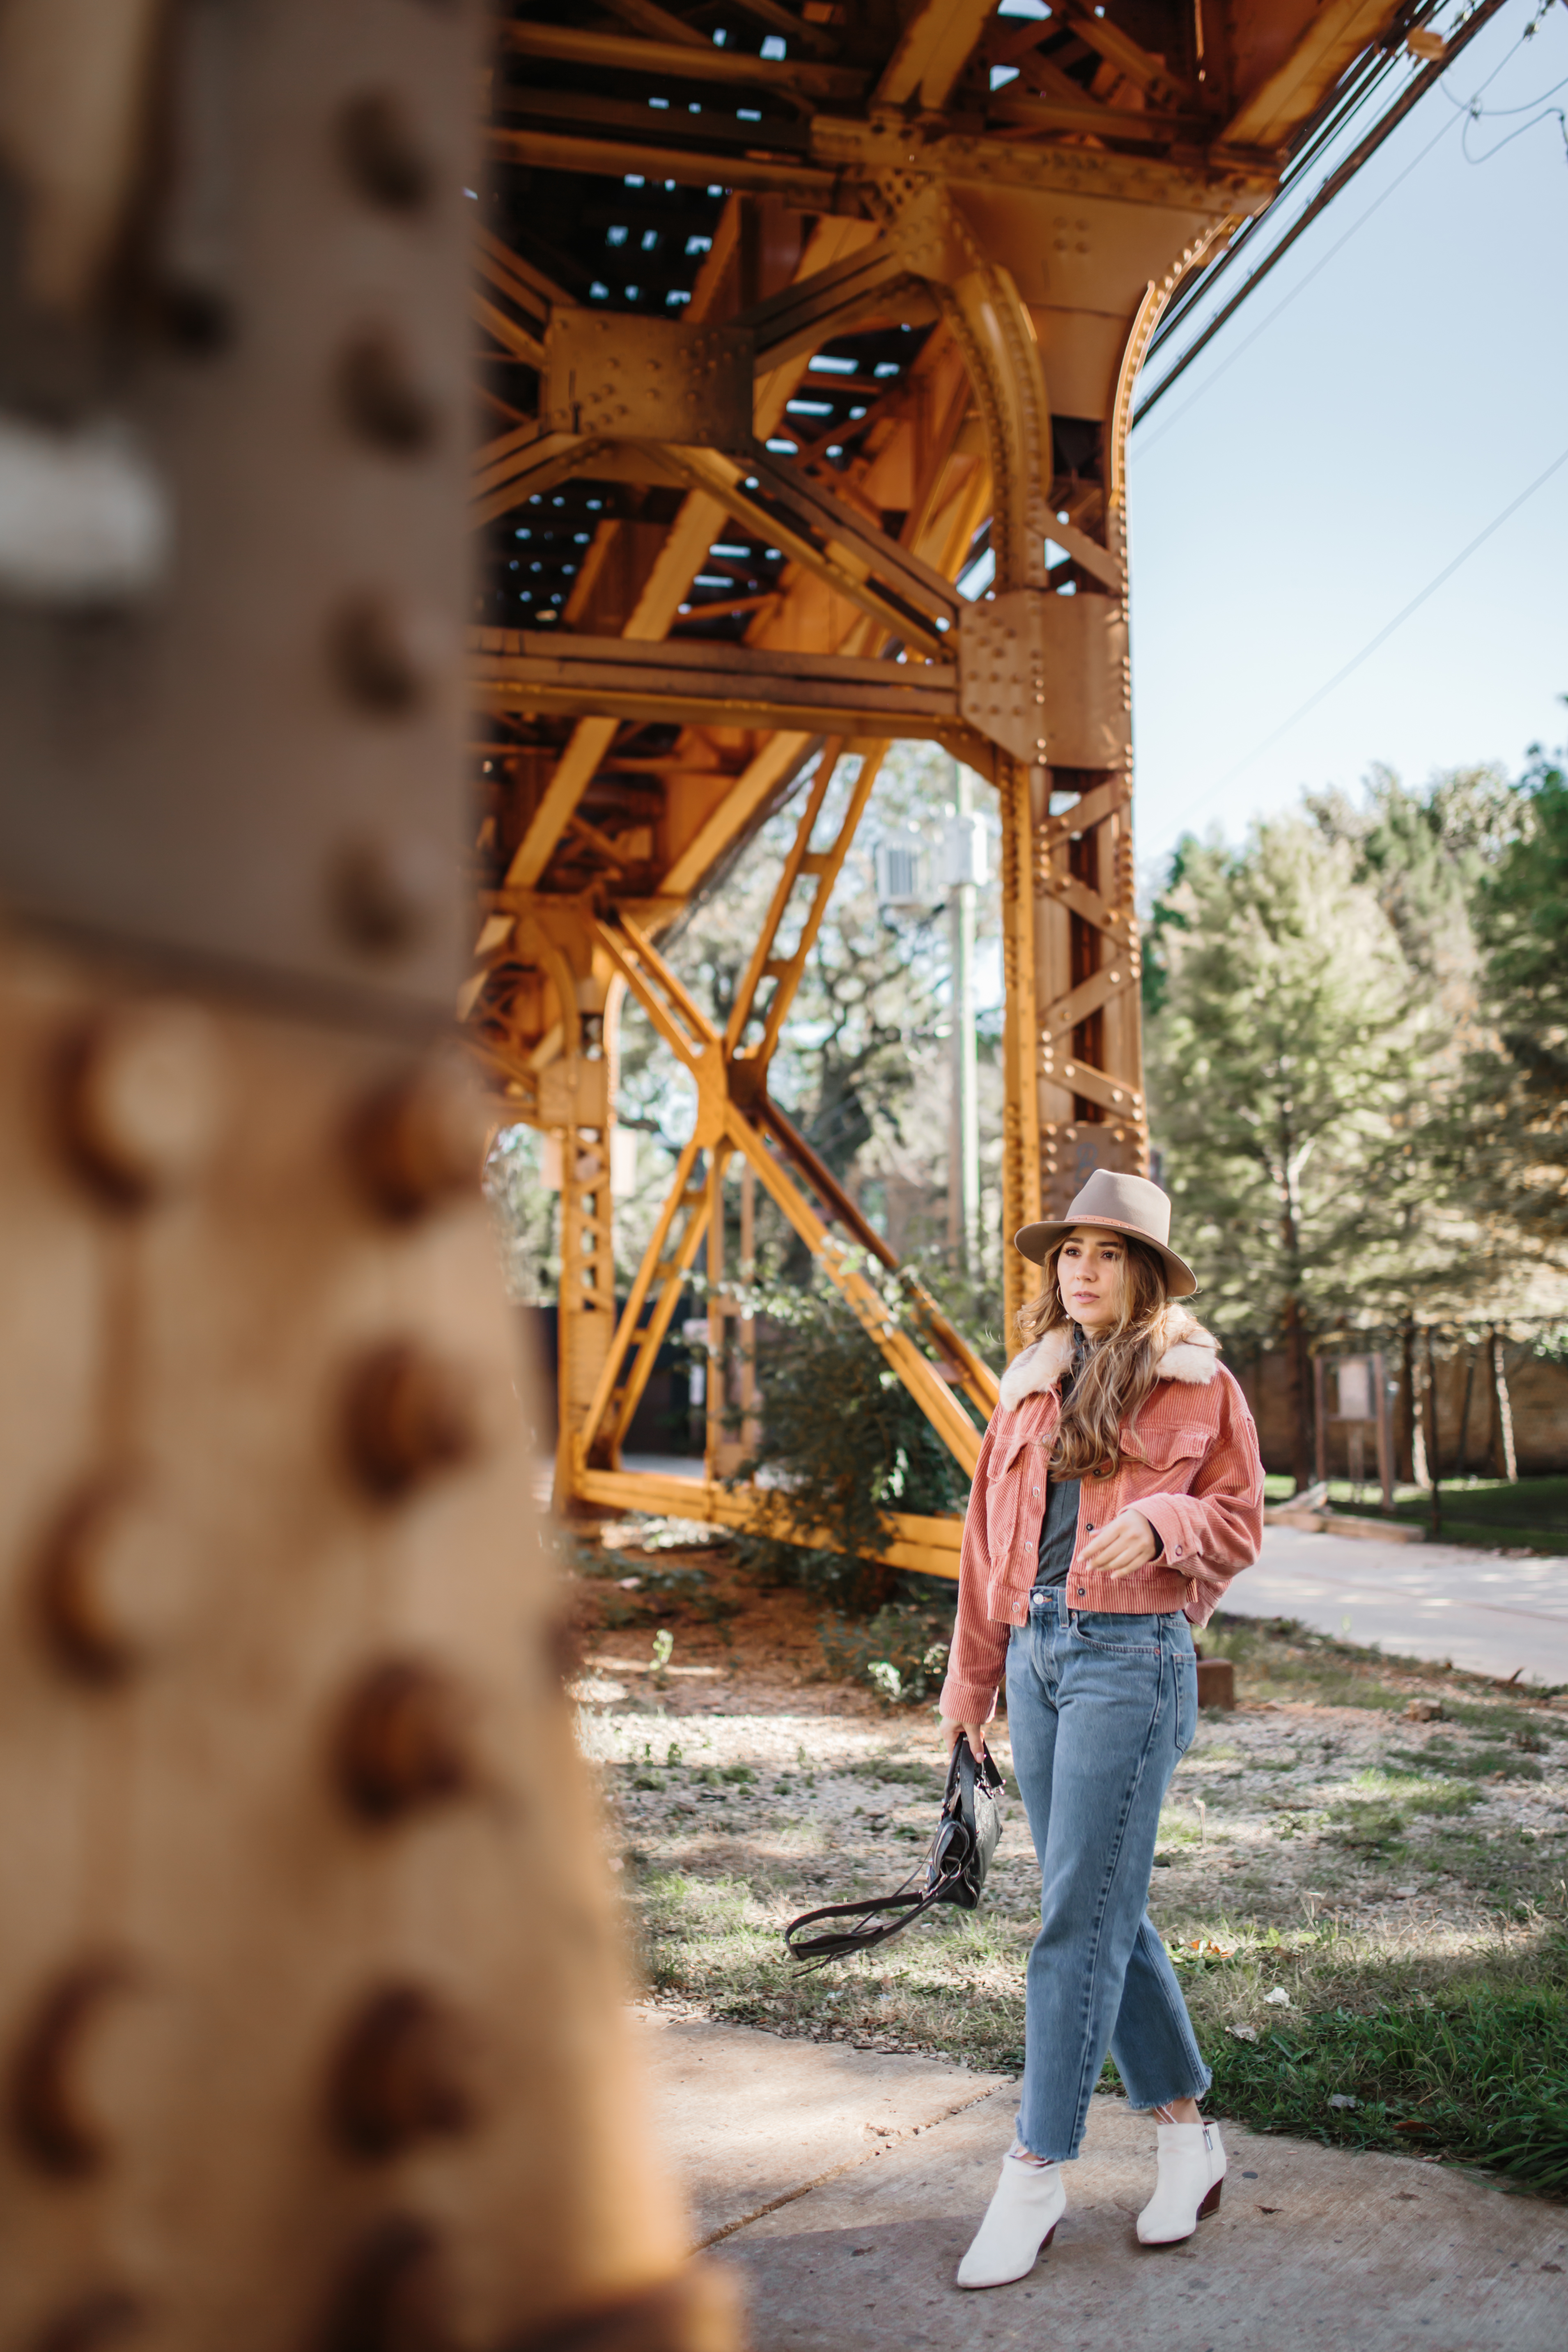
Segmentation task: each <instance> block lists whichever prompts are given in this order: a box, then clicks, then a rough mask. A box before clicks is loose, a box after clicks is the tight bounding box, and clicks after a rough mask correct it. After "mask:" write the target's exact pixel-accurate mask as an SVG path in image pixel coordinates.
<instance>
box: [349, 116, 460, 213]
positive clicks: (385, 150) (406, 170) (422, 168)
mask: <svg viewBox="0 0 1568 2352" xmlns="http://www.w3.org/2000/svg"><path fill="white" fill-rule="evenodd" d="M338 150H339V152H340V154H341V155H342V159H343V163H344V164H345V165H346V167H347V170H348V173H349V177H350V178H351V179H352V180H353V184H354V185H355V187H356V188H357V189H358V190H359V192H360V194H361V195H362V196H364V197H367V198H368V199H369V201H370V202H371V203H372V204H373V205H384V206H385V208H386V209H387V210H388V211H389V212H405V213H409V212H418V211H419V210H420V209H421V208H422V207H423V206H424V205H426V204H428V202H429V200H430V195H431V192H432V190H433V189H434V187H435V184H436V175H435V171H434V169H433V167H432V164H431V161H430V158H429V156H428V155H427V154H426V151H425V147H424V143H423V142H422V141H421V139H420V137H419V133H418V131H417V129H416V126H415V121H414V118H413V116H412V114H411V113H410V111H409V110H408V108H407V106H406V105H405V103H404V101H403V100H402V99H401V98H399V97H398V96H397V94H396V92H395V91H394V90H367V91H366V92H364V94H363V96H362V97H359V98H353V99H350V100H349V101H348V103H347V105H346V106H345V107H344V108H343V110H342V113H341V114H340V115H339V117H338Z"/></svg>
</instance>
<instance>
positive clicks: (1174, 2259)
mask: <svg viewBox="0 0 1568 2352" xmlns="http://www.w3.org/2000/svg"><path fill="white" fill-rule="evenodd" d="M1327 1540H1332V1538H1327ZM646 2014H647V2013H646V2012H645V2015H646ZM646 2039H647V2052H648V2056H649V2058H650V2060H651V2063H652V2067H653V2074H654V2083H655V2097H656V2106H657V2111H658V2116H659V2118H660V2124H661V2128H662V2133H663V2138H664V2143H665V2147H666V2149H667V2152H668V2156H669V2158H670V2159H671V2161H672V2162H673V2163H674V2165H675V2167H676V2168H677V2170H678V2172H679V2175H680V2177H681V2178H682V2179H683V2180H684V2182H685V2184H686V2189H687V2194H688V2197H689V2200H690V2204H691V2207H692V2210H693V2212H694V2216H695V2217H696V2228H695V2231H694V2237H695V2239H696V2241H697V2242H699V2243H703V2244H710V2245H711V2246H712V2247H713V2249H714V2252H713V2257H712V2258H713V2259H715V2260H717V2261H720V2262H723V2263H731V2264H733V2265H734V2266H735V2267H736V2268H737V2269H738V2270H739V2271H740V2273H741V2274H742V2284H743V2288H744V2292H745V2294H746V2298H747V2303H748V2305H749V2310H750V2342H751V2347H752V2352H972V2347H978V2346H985V2347H993V2346H994V2347H998V2352H1012V2347H1015V2346H1016V2347H1018V2352H1058V2347H1060V2352H1068V2347H1070V2348H1071V2352H1145V2347H1147V2352H1301V2347H1303V2346H1308V2345H1310V2346H1311V2347H1315V2352H1341V2347H1344V2352H1351V2347H1354V2352H1415V2347H1420V2352H1477V2347H1485V2352H1562V2347H1563V2342H1564V2340H1565V2337H1568V2326H1565V2324H1564V2315H1565V2314H1568V2208H1565V2207H1563V2206H1562V2205H1554V2204H1547V2203H1544V2202H1542V2201H1540V2200H1535V2199H1530V2198H1521V2197H1507V2196H1504V2195H1502V2194H1501V2193H1500V2191H1498V2190H1496V2189H1491V2188H1489V2187H1487V2186H1485V2185H1483V2184H1482V2183H1480V2182H1479V2181H1475V2180H1471V2179H1466V2178H1465V2177H1464V2176H1462V2175H1460V2174H1458V2173H1453V2172H1449V2171H1448V2170H1447V2169H1446V2168H1443V2167H1441V2166H1437V2165H1433V2164H1423V2163H1421V2162H1419V2161H1418V2160H1416V2159H1415V2158H1400V2157H1385V2156H1353V2155H1347V2154H1345V2153H1343V2152H1342V2151H1341V2150H1337V2149H1330V2148H1323V2147H1316V2146H1314V2145H1311V2144H1310V2143H1304V2142H1301V2141H1298V2140H1288V2139H1273V2138H1264V2137H1258V2136H1256V2135H1254V2134H1252V2133H1250V2132H1246V2131H1243V2130H1242V2129H1241V2128H1240V2126H1226V2148H1227V2151H1228V2154H1229V2158H1230V2171H1229V2174H1228V2176H1227V2179H1226V2195H1225V2200H1224V2203H1223V2204H1222V2206H1221V2209H1220V2210H1219V2212H1218V2213H1217V2214H1216V2215H1215V2216H1214V2218H1213V2219H1212V2220H1210V2221H1205V2223H1204V2224H1203V2226H1202V2228H1201V2230H1200V2231H1199V2233H1198V2235H1197V2237H1196V2238H1195V2239H1194V2240H1191V2241H1189V2242H1188V2243H1187V2244H1186V2245H1185V2246H1183V2247H1179V2248H1173V2249H1170V2250H1168V2251H1166V2252H1160V2253H1146V2252H1142V2250H1140V2249H1139V2247H1138V2245H1137V2243H1136V2241H1135V2239H1134V2236H1133V2231H1132V2222H1133V2217H1134V2216H1135V2215H1136V2213H1137V2211H1138V2209H1139V2207H1140V2206H1141V2205H1142V2203H1143V2201H1144V2199H1145V2198H1146V2197H1147V2195H1148V2192H1149V2189H1150V2186H1151V2185H1152V2179H1153V2126H1152V2124H1151V2123H1150V2122H1149V2120H1148V2119H1147V2118H1146V2117H1144V2116H1134V2115H1131V2114H1130V2113H1129V2112H1128V2110H1127V2109H1126V2108H1125V2107H1124V2106H1123V2105H1121V2102H1120V2101H1117V2100H1111V2099H1096V2101H1095V2103H1094V2112H1093V2116H1092V2118H1091V2121H1090V2125H1089V2137H1088V2139H1087V2141H1086V2143H1085V2150H1084V2154H1083V2156H1082V2157H1081V2158H1080V2159H1079V2162H1078V2163H1077V2164H1076V2165H1074V2166H1073V2167H1072V2168H1071V2169H1070V2170H1069V2172H1068V2214H1067V2218H1066V2220H1065V2221H1063V2223H1062V2225H1061V2228H1060V2229H1059V2230H1058V2233H1057V2237H1056V2241H1055V2242H1054V2244H1053V2245H1052V2247H1051V2248H1050V2250H1049V2252H1047V2253H1046V2254H1045V2255H1043V2256H1042V2257H1041V2259H1040V2261H1039V2262H1038V2263H1037V2264H1036V2266H1035V2269H1034V2271H1033V2272H1032V2273H1030V2275H1029V2277H1027V2278H1026V2279H1023V2280H1020V2281H1019V2282H1018V2283H1017V2284H1016V2285H1015V2286H1010V2287H999V2288H995V2289H994V2290H992V2291H991V2292H990V2293H988V2294H961V2293H960V2292H959V2290H958V2289H957V2288H956V2287H955V2286H954V2285H953V2284H952V2273H953V2270H954V2267H955V2265H956V2263H957V2262H958V2258H959V2256H960V2254H961V2253H962V2252H963V2248H964V2246H965V2245H966V2244H967V2242H968V2241H969V2238H970V2236H971V2235H972V2233H973V2229H974V2226H975V2224H976V2222H977V2221H978V2220H979V2217H980V2215H981V2213H982V2212H983V2211H984V2207H985V2202H986V2200H987V2198H988V2197H989V2195H990V2191H991V2186H992V2182H993V2180H994V2177H995V2171H996V2167H997V2163H998V2161H999V2159H1000V2157H1001V2154H1002V2152H1003V2150H1004V2149H1005V2147H1006V2146H1007V2143H1008V2139H1009V2137H1010V2135H1011V2129H1012V2120H1013V2115H1014V2110H1015V2107H1016V2090H1015V2089H1014V2088H1013V2086H1012V2085H1011V2084H1006V2085H1002V2084H999V2082H998V2078H997V2077H995V2076H994V2075H992V2076H987V2075H978V2074H968V2073H966V2072H965V2071H964V2070H963V2068H961V2067H956V2066H944V2065H939V2064H936V2063H933V2062H931V2061H929V2060H926V2059H921V2058H896V2057H883V2056H879V2055H878V2054H876V2053H871V2052H868V2051H857V2050H851V2049H848V2048H847V2047H846V2046H845V2045H844V2044H842V2043H835V2042H827V2043H816V2042H789V2041H784V2040H783V2039H780V2038H778V2037H775V2036H774V2035H772V2034H767V2033H756V2032H749V2031H746V2030H744V2029H742V2028H739V2027H731V2026H718V2025H711V2024H708V2023H705V2022H693V2021H667V2020H662V2019H660V2018H658V2016H657V2015H654V2016H647V2035H646Z"/></svg>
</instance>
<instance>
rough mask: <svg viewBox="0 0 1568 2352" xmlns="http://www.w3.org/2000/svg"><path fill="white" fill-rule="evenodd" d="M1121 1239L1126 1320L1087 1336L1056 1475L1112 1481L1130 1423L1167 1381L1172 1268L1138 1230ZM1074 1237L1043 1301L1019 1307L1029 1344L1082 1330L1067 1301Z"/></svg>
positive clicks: (1053, 1466) (1054, 1457)
mask: <svg viewBox="0 0 1568 2352" xmlns="http://www.w3.org/2000/svg"><path fill="white" fill-rule="evenodd" d="M1117 1238H1118V1239H1119V1240H1120V1241H1121V1244H1123V1246H1124V1248H1125V1250H1126V1252H1127V1255H1126V1258H1125V1260H1124V1262H1123V1263H1124V1269H1125V1270H1124V1276H1123V1280H1122V1286H1121V1317H1120V1318H1119V1319H1118V1321H1117V1323H1116V1324H1115V1326H1114V1328H1112V1329H1110V1330H1109V1331H1107V1332H1106V1334H1105V1336H1104V1337H1103V1339H1089V1335H1088V1333H1087V1332H1086V1333H1085V1334H1084V1340H1085V1344H1086V1347H1087V1349H1088V1352H1087V1354H1086V1355H1085V1357H1084V1360H1083V1361H1082V1363H1081V1364H1080V1365H1079V1372H1078V1378H1077V1379H1076V1380H1075V1381H1074V1382H1073V1386H1072V1393H1071V1395H1070V1396H1069V1397H1068V1401H1067V1403H1066V1404H1065V1406H1064V1407H1063V1408H1062V1416H1061V1419H1060V1421H1059V1422H1058V1423H1057V1434H1056V1442H1055V1444H1053V1446H1052V1448H1051V1459H1050V1474H1051V1475H1052V1477H1053V1478H1109V1477H1110V1475H1111V1473H1112V1471H1114V1470H1116V1469H1118V1468H1119V1467H1120V1465H1121V1431H1122V1427H1123V1425H1124V1424H1125V1423H1131V1422H1133V1421H1134V1420H1136V1418H1137V1415H1138V1412H1139V1409H1140V1407H1141V1406H1142V1403H1143V1402H1144V1401H1145V1399H1146V1398H1147V1397H1148V1396H1149V1395H1150V1394H1151V1393H1152V1390H1153V1387H1154V1383H1155V1381H1157V1380H1158V1378H1159V1363H1160V1356H1161V1352H1162V1344H1163V1342H1162V1333H1161V1328H1160V1318H1161V1316H1162V1314H1163V1311H1164V1307H1165V1300H1166V1295H1167V1294H1166V1289H1165V1268H1164V1265H1163V1261H1162V1260H1161V1259H1160V1258H1158V1257H1156V1255H1154V1252H1153V1251H1152V1249H1149V1248H1147V1247H1146V1246H1145V1245H1144V1244H1143V1243H1142V1242H1140V1241H1134V1240H1133V1238H1132V1236H1131V1234H1119V1235H1118V1236H1117ZM1071 1239H1072V1235H1071V1234H1064V1235H1063V1236H1062V1239H1061V1240H1060V1241H1059V1242H1058V1244H1057V1245H1056V1247H1055V1249H1053V1250H1049V1251H1047V1255H1046V1259H1045V1274H1046V1286H1045V1288H1044V1290H1043V1291H1042V1292H1041V1294H1040V1296H1039V1297H1038V1298H1031V1299H1030V1300H1029V1301H1028V1302H1027V1304H1026V1305H1025V1306H1023V1307H1020V1308H1019V1310H1018V1332H1019V1335H1020V1337H1021V1338H1022V1339H1025V1340H1026V1341H1027V1340H1032V1339H1044V1338H1045V1336H1046V1334H1047V1332H1048V1331H1058V1330H1063V1329H1067V1330H1069V1331H1075V1332H1076V1330H1077V1328H1078V1326H1077V1325H1076V1324H1075V1323H1074V1322H1073V1319H1072V1318H1071V1316H1070V1315H1069V1314H1068V1311H1067V1308H1066V1307H1065V1306H1064V1305H1063V1304H1062V1293H1061V1284H1060V1280H1059V1278H1058V1259H1059V1258H1060V1256H1061V1254H1062V1251H1063V1250H1064V1249H1065V1248H1066V1246H1067V1244H1068V1242H1069V1241H1070V1240H1071Z"/></svg>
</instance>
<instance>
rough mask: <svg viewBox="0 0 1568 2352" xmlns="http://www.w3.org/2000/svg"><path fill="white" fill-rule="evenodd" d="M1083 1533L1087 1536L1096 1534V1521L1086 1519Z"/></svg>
mask: <svg viewBox="0 0 1568 2352" xmlns="http://www.w3.org/2000/svg"><path fill="white" fill-rule="evenodd" d="M1083 1531H1084V1533H1085V1535H1086V1536H1091V1535H1092V1534H1093V1533H1094V1521H1093V1520H1092V1519H1085V1521H1084V1523H1083Z"/></svg>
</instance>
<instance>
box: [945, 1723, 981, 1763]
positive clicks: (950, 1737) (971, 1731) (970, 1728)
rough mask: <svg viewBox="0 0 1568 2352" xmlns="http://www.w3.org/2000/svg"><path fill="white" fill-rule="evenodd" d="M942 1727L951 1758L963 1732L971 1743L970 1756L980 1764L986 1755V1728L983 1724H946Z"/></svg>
mask: <svg viewBox="0 0 1568 2352" xmlns="http://www.w3.org/2000/svg"><path fill="white" fill-rule="evenodd" d="M942 1730H943V1731H944V1732H945V1733H946V1735H947V1750H948V1754H949V1755H950V1756H951V1755H952V1751H953V1749H954V1748H956V1746H957V1745H958V1735H959V1733H960V1732H961V1731H962V1732H963V1734H964V1735H965V1737H966V1738H967V1739H968V1741H969V1752H970V1754H971V1755H972V1756H973V1759H974V1760H975V1762H976V1763H977V1764H978V1763H979V1761H980V1759H981V1758H982V1757H983V1756H984V1753H985V1726H984V1724H983V1723H944V1724H943V1725H942Z"/></svg>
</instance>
